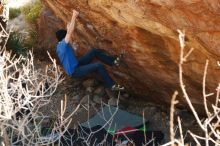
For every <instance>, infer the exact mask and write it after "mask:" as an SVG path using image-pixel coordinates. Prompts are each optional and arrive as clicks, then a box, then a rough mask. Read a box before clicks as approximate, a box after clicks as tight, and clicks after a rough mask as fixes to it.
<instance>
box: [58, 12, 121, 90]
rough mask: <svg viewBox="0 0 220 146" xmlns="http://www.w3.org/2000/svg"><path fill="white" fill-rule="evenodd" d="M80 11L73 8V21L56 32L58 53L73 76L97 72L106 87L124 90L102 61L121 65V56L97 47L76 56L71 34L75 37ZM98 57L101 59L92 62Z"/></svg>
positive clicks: (69, 73)
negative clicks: (79, 56) (110, 53)
mask: <svg viewBox="0 0 220 146" xmlns="http://www.w3.org/2000/svg"><path fill="white" fill-rule="evenodd" d="M78 15H79V12H77V11H76V10H73V14H72V19H71V22H70V23H69V24H68V25H67V30H64V29H61V30H58V31H57V32H56V37H57V40H58V42H59V43H58V44H57V49H56V53H57V55H58V58H59V60H60V62H61V64H62V66H63V68H64V70H65V72H66V73H67V74H68V75H69V76H71V77H82V76H85V75H87V74H89V73H92V72H97V73H98V75H100V76H101V77H102V79H103V81H104V84H105V87H106V88H107V89H111V90H123V89H124V87H121V86H120V85H116V84H115V83H114V81H113V80H112V79H111V77H110V76H109V74H108V72H107V71H106V69H105V67H104V65H103V64H102V63H101V62H100V61H102V62H103V63H105V64H107V65H110V66H113V65H119V62H120V57H112V56H109V55H107V54H105V53H103V52H102V51H100V50H97V49H95V48H93V49H91V50H90V51H89V52H88V53H87V54H85V55H84V56H82V57H81V58H79V59H77V58H76V56H75V51H76V50H77V49H76V47H74V46H71V45H70V43H71V36H72V35H73V37H74V28H75V23H76V18H77V16H78ZM94 58H96V59H98V60H100V61H97V62H95V63H91V62H92V60H93V59H94Z"/></svg>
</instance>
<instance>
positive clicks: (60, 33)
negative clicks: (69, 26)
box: [56, 29, 67, 42]
mask: <svg viewBox="0 0 220 146" xmlns="http://www.w3.org/2000/svg"><path fill="white" fill-rule="evenodd" d="M66 33H67V31H66V30H65V29H60V30H58V31H57V32H56V37H57V40H58V41H59V42H60V41H62V40H63V39H64V38H65V36H66Z"/></svg>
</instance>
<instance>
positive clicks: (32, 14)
mask: <svg viewBox="0 0 220 146" xmlns="http://www.w3.org/2000/svg"><path fill="white" fill-rule="evenodd" d="M41 8H42V5H41V2H40V1H35V2H32V3H29V4H27V5H25V6H24V7H22V8H21V12H22V13H23V14H24V15H25V19H26V20H27V21H28V22H30V23H36V21H37V18H39V16H40V12H41Z"/></svg>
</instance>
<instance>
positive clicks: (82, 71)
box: [72, 49, 115, 88]
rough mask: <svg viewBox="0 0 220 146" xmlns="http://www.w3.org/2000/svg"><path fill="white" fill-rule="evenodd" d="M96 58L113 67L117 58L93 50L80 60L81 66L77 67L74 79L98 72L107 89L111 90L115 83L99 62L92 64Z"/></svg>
mask: <svg viewBox="0 0 220 146" xmlns="http://www.w3.org/2000/svg"><path fill="white" fill-rule="evenodd" d="M94 58H97V59H98V60H100V61H102V62H103V63H105V64H107V65H110V66H112V65H113V64H114V60H115V58H114V57H112V56H109V55H107V54H105V53H104V52H102V51H100V50H97V49H92V50H91V51H89V52H88V53H87V54H85V55H84V56H82V57H81V58H79V60H78V61H79V64H78V66H77V67H76V69H75V71H74V73H73V75H72V77H82V76H85V75H87V74H89V73H92V72H97V73H98V75H100V76H101V77H102V79H103V81H104V83H105V87H107V88H111V87H112V86H113V85H114V81H113V80H112V79H111V77H110V76H109V74H108V72H107V71H106V69H105V68H104V65H103V64H102V63H101V62H100V61H97V62H95V63H91V62H92V60H93V59H94Z"/></svg>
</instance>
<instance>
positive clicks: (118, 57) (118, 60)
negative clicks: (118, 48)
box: [114, 50, 125, 66]
mask: <svg viewBox="0 0 220 146" xmlns="http://www.w3.org/2000/svg"><path fill="white" fill-rule="evenodd" d="M124 54H125V51H124V50H123V51H122V52H121V53H120V55H119V56H117V57H116V59H115V60H114V65H116V66H119V65H120V63H121V62H122V58H123V57H124Z"/></svg>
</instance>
